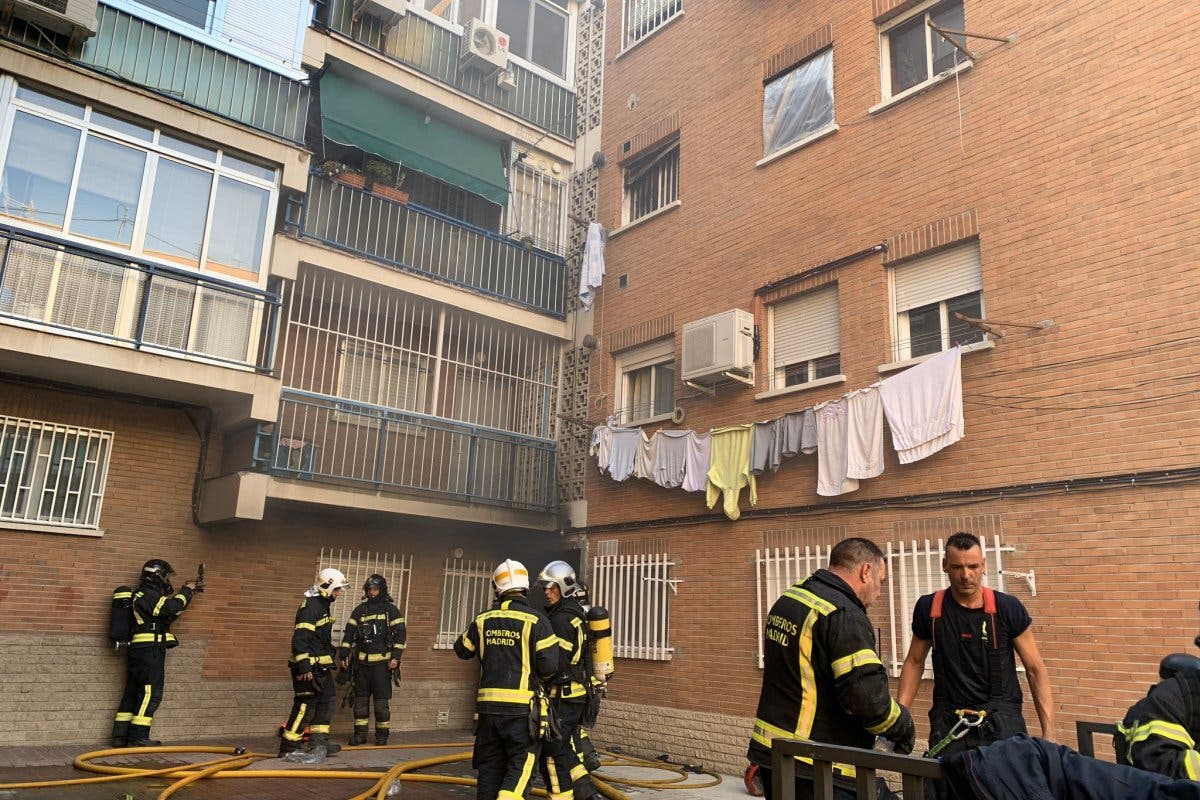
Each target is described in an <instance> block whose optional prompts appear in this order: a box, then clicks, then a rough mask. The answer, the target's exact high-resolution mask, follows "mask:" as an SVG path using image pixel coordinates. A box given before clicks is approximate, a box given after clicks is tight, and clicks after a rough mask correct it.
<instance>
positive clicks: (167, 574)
mask: <svg viewBox="0 0 1200 800" xmlns="http://www.w3.org/2000/svg"><path fill="white" fill-rule="evenodd" d="M174 574H175V570H174V568H172V567H171V565H170V564H168V563H167V562H166V561H164V560H163V559H161V558H152V559H150V560H149V561H147V562H146V563H145V564H144V565H143V566H142V582H143V583H149V584H150V585H152V586H156V587H158V588H159V589H162V590H163V591H165V592H169V591H171V576H172V575H174Z"/></svg>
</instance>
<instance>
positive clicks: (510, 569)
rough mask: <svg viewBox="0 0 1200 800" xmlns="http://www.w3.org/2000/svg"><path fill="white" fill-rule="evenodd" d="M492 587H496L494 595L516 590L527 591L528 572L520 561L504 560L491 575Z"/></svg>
mask: <svg viewBox="0 0 1200 800" xmlns="http://www.w3.org/2000/svg"><path fill="white" fill-rule="evenodd" d="M492 585H493V586H495V587H496V594H504V593H505V592H511V591H515V590H517V589H521V590H525V591H528V589H529V570H527V569H525V565H524V564H522V563H521V562H520V561H513V560H512V559H511V558H506V559H504V561H502V562H500V566H498V567H496V571H495V572H493V573H492Z"/></svg>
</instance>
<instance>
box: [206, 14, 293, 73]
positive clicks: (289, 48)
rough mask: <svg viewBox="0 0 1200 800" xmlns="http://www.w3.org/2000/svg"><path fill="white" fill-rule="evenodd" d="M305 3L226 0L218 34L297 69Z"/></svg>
mask: <svg viewBox="0 0 1200 800" xmlns="http://www.w3.org/2000/svg"><path fill="white" fill-rule="evenodd" d="M308 7H309V6H308V3H295V2H290V1H289V0H228V2H227V4H226V6H225V16H224V18H223V19H222V20H221V21H220V25H221V29H220V35H221V37H222V38H223V39H225V40H227V41H229V42H232V43H234V44H237V45H241V46H242V47H244V48H247V49H249V50H252V51H253V52H255V53H258V54H260V55H261V56H262V57H263V58H265V59H266V60H267V61H268V62H270V63H272V64H278V65H281V66H285V67H292V68H293V69H299V67H300V52H301V48H302V46H303V42H304V28H305V24H304V23H305V22H306V21H307V16H306V15H307V12H308Z"/></svg>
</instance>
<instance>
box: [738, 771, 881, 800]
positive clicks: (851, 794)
mask: <svg viewBox="0 0 1200 800" xmlns="http://www.w3.org/2000/svg"><path fill="white" fill-rule="evenodd" d="M800 770H801V768H800V765H799V764H797V765H796V773H797V774H796V800H813V798H814V797H815V795H814V794H813V781H812V776H810V775H800V774H799V773H800ZM758 774H759V775H760V776H762V784H763V797H765V798H766V800H771V798H772V797H773V796H774V787H773V786H772V784H771V780H772V775H771V768H770V767H763V766H760V767H759V768H758ZM875 792H876V794H875V796H876V797H877V798H879V800H900V795H898V794H896V793H895V792H893V791H892V790H891V789H889V788H888V785H887V783H885V782H884V780H883V778H876V779H875ZM833 797H834V800H855V798H857V797H858V791H857V789H856V788H855V786H854V782H853V781H849V780H845V779H843V778H834V780H833Z"/></svg>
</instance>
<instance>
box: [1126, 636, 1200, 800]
mask: <svg viewBox="0 0 1200 800" xmlns="http://www.w3.org/2000/svg"><path fill="white" fill-rule="evenodd" d="M1195 644H1196V646H1197V647H1200V636H1197V637H1196V639H1195ZM1158 674H1159V677H1160V678H1162V680H1161V681H1160V682H1158V683H1157V684H1155V685H1154V686H1152V687H1150V691H1149V692H1147V693H1146V696H1145V697H1143V698H1142V699H1141V700H1139V701H1137V702H1136V703H1134V704H1133V706H1132V707H1131V708H1130V709H1129V711H1128V712H1126V714H1125V719H1124V720H1122V722H1121V724H1120V725H1118V726H1117V733H1116V735H1115V736H1114V737H1113V746H1114V748H1115V749H1116V751H1117V763H1119V764H1130V765H1132V766H1135V767H1137V768H1138V769H1144V770H1147V771H1149V772H1157V773H1159V774H1162V775H1166V776H1168V777H1170V778H1186V779H1188V780H1193V781H1200V750H1198V748H1200V745H1198V744H1197V742H1200V659H1198V658H1196V657H1195V656H1191V655H1187V654H1184V653H1176V654H1174V655H1169V656H1167V657H1166V658H1164V659H1163V660H1162V663H1161V664H1160V665H1159V667H1158Z"/></svg>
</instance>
